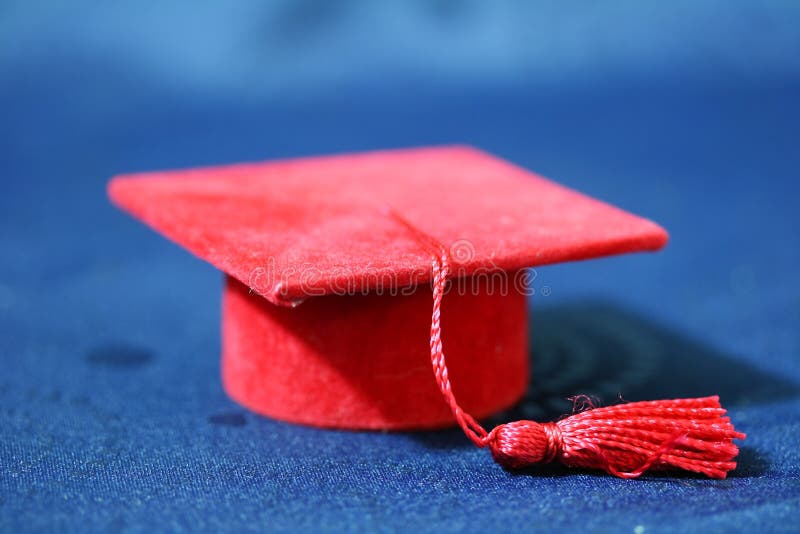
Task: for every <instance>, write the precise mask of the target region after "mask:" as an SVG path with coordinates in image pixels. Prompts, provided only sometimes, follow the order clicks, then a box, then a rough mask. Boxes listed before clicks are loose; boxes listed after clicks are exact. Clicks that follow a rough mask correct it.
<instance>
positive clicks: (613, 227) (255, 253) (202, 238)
mask: <svg viewBox="0 0 800 534" xmlns="http://www.w3.org/2000/svg"><path fill="white" fill-rule="evenodd" d="M108 189H109V195H110V197H111V199H112V201H113V202H114V203H115V204H116V205H118V206H119V207H121V208H122V209H124V210H125V211H127V212H129V213H130V214H131V215H133V216H134V217H136V218H138V219H140V220H142V221H143V222H145V223H146V224H148V225H149V226H151V227H153V228H154V229H156V230H157V231H159V232H161V233H162V234H164V235H165V236H166V237H168V238H169V239H171V240H173V241H175V242H177V243H179V244H180V245H182V246H184V247H186V248H187V249H188V250H189V251H191V252H193V253H194V254H196V255H197V256H199V257H200V258H202V259H204V260H206V261H208V262H210V263H211V264H212V265H214V266H216V267H217V268H219V269H220V270H222V271H223V272H224V273H225V275H226V283H225V289H224V294H223V325H222V378H223V384H224V387H225V390H226V391H227V392H228V394H229V395H230V396H231V397H232V398H233V399H235V400H236V401H238V402H239V403H241V404H243V405H244V406H246V407H248V408H250V409H252V410H253V411H255V412H258V413H260V414H264V415H267V416H270V417H273V418H276V419H280V420H284V421H290V422H295V423H303V424H308V425H313V426H319V427H330V428H349V429H390V430H401V429H426V428H437V427H443V426H448V425H451V424H452V423H453V422H456V423H458V424H459V426H461V428H462V429H463V430H464V432H465V433H466V434H467V436H468V437H469V438H470V439H472V441H473V442H475V443H476V444H477V445H478V446H480V447H488V448H489V449H490V450H491V452H492V455H493V456H494V458H495V459H496V460H497V461H498V462H500V463H501V464H503V465H505V466H507V467H512V468H514V467H524V466H527V465H531V464H535V463H543V462H548V461H552V460H556V459H557V460H560V461H561V462H562V463H565V464H567V465H572V466H577V467H584V468H587V467H588V468H601V469H605V470H606V471H608V472H611V473H613V474H616V475H619V476H638V475H639V474H641V473H642V472H644V471H645V470H646V469H648V468H651V467H652V468H683V469H688V470H691V471H696V472H701V473H705V474H707V475H709V476H712V477H724V476H725V474H726V472H727V471H728V470H730V469H732V468H734V467H735V463H733V461H732V460H733V458H734V457H735V456H736V454H737V452H738V449H737V447H736V445H735V444H733V439H734V438H743V437H744V435H743V434H740V433H738V432H736V431H735V430H734V429H733V426H732V425H731V424H730V422H729V420H728V418H727V417H724V413H725V411H724V410H723V409H722V408H721V407H720V405H719V402H718V400H717V399H716V398H715V397H710V398H705V399H683V400H672V401H656V402H649V403H642V402H639V403H628V404H620V405H616V406H608V407H603V408H596V409H590V410H587V411H583V412H580V413H577V414H574V415H572V416H570V417H567V418H565V419H562V420H561V421H558V422H554V423H545V424H539V423H535V422H532V421H518V422H515V423H507V424H504V425H499V426H498V427H496V428H495V429H494V430H492V431H491V432H487V431H486V430H485V429H484V428H483V427H482V426H481V425H480V424H479V423H478V422H477V419H479V418H482V417H485V416H488V415H490V414H492V413H494V412H497V411H499V410H502V409H504V408H507V407H509V406H511V405H513V404H514V403H515V402H516V401H517V400H519V399H520V397H521V396H522V395H523V393H524V391H525V388H526V380H527V377H528V351H527V325H528V323H527V320H526V313H527V308H526V302H527V299H526V290H525V281H526V272H527V271H526V270H525V269H526V268H527V267H532V266H538V265H544V264H551V263H557V262H563V261H571V260H583V259H588V258H594V257H599V256H606V255H612V254H620V253H626V252H635V251H648V250H649V251H654V250H658V249H660V248H661V247H662V246H664V244H665V243H666V241H667V234H666V232H665V231H664V230H663V229H662V228H660V227H659V226H658V225H656V224H655V223H653V222H650V221H648V220H645V219H642V218H640V217H637V216H634V215H632V214H629V213H626V212H624V211H622V210H619V209H617V208H614V207H612V206H609V205H608V204H605V203H603V202H600V201H598V200H595V199H592V198H589V197H587V196H584V195H582V194H580V193H577V192H575V191H572V190H569V189H567V188H565V187H562V186H560V185H558V184H556V183H553V182H551V181H549V180H546V179H544V178H542V177H539V176H537V175H535V174H533V173H531V172H528V171H526V170H524V169H521V168H519V167H516V166H514V165H512V164H510V163H508V162H506V161H503V160H501V159H498V158H495V157H493V156H491V155H488V154H486V153H484V152H481V151H478V150H475V149H472V148H468V147H442V148H423V149H413V150H396V151H382V152H373V153H365V154H354V155H343V156H331V157H316V158H305V159H296V160H289V161H277V162H268V163H258V164H240V165H231V166H224V167H212V168H202V169H190V170H183V171H170V172H153V173H147V174H141V175H127V176H119V177H116V178H114V179H113V180H112V181H111V183H110V184H109V188H108ZM432 305H433V306H432ZM432 312H433V313H432ZM445 354H446V361H445ZM431 365H433V372H431ZM443 399H444V401H443Z"/></svg>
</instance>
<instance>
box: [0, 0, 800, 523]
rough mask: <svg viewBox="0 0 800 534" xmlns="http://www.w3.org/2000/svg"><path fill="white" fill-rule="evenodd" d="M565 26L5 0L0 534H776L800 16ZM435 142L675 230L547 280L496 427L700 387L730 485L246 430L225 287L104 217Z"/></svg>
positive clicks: (473, 13) (791, 474)
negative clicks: (225, 179) (171, 195)
mask: <svg viewBox="0 0 800 534" xmlns="http://www.w3.org/2000/svg"><path fill="white" fill-rule="evenodd" d="M573 4H574V5H572V9H568V8H566V7H558V6H557V3H544V2H542V3H540V2H519V3H504V2H498V3H492V4H491V7H489V5H488V4H478V3H473V2H466V3H458V2H450V1H443V0H440V1H436V2H403V3H394V2H369V1H363V2H357V1H339V2H321V3H314V2H308V1H292V2H289V1H285V2H273V3H270V4H268V5H262V3H261V2H255V1H252V2H231V3H226V6H227V7H224V8H223V7H222V5H223V4H222V3H216V4H214V3H199V2H191V3H185V4H181V3H173V2H158V3H155V4H152V5H150V6H149V7H147V6H144V5H143V4H141V3H138V2H137V3H130V4H126V5H125V4H123V5H117V4H116V3H110V2H89V1H82V2H79V1H74V2H69V3H60V2H53V3H46V2H28V1H10V2H9V1H6V2H3V4H2V6H0V110H1V113H2V115H0V117H2V118H0V180H2V190H1V191H2V194H0V250H2V261H0V358H1V359H0V362H1V363H2V367H1V368H0V530H3V531H7V532H12V531H13V532H20V531H83V530H86V531H116V530H120V529H122V530H127V531H134V532H135V531H148V530H154V529H155V530H158V531H161V530H169V531H173V530H190V531H198V530H199V531H244V530H275V531H283V530H295V529H299V528H309V529H311V528H313V529H315V530H331V531H335V530H359V531H363V530H386V531H394V530H410V529H414V530H418V531H436V532H447V531H457V530H466V531H478V530H481V531H493V530H499V531H504V530H511V531H529V530H540V529H541V530H565V531H566V530H575V529H579V530H583V529H590V530H610V531H615V532H636V533H639V534H641V533H642V532H666V531H672V530H674V529H678V530H682V531H699V532H708V531H727V530H749V531H753V530H767V531H781V530H784V531H791V530H798V524H799V523H800V521H798V520H799V519H800V517H799V513H798V504H800V480H798V479H799V475H800V452H798V445H797V441H798V436H799V435H800V417H799V416H798V408H800V365H798V361H800V360H799V359H798V357H799V356H800V345H799V342H800V335H799V334H798V332H799V331H800V329H799V328H798V327H800V271H799V270H798V269H799V268H800V247H798V237H799V236H798V229H800V215H798V207H797V202H798V193H800V185H798V177H799V175H798V169H800V144H799V143H800V127H799V126H798V124H800V122H799V121H800V62H798V60H797V58H798V57H800V7H798V4H797V3H796V2H779V1H768V2H760V3H750V2H744V1H732V2H731V1H725V2H723V1H710V2H703V3H699V2H694V1H689V0H686V1H674V2H652V3H649V2H638V1H635V0H629V1H623V2H617V3H615V4H614V5H613V6H611V5H606V4H603V3H600V4H598V3H595V2H578V3H573ZM452 142H465V143H470V144H474V145H477V146H479V147H481V148H484V149H487V150H489V151H492V152H495V153H497V154H499V155H501V156H503V157H506V158H508V159H511V160H512V161H514V162H517V163H519V164H521V165H523V166H526V167H528V168H531V169H534V170H536V171H538V172H540V173H542V174H545V175H547V176H550V177H552V178H554V179H557V180H558V181H560V182H562V183H564V184H567V185H569V186H572V187H574V188H577V189H579V190H582V191H584V192H586V193H589V194H591V195H594V196H597V197H599V198H602V199H605V200H607V201H610V202H612V203H614V204H617V205H619V206H621V207H623V208H626V209H629V210H632V211H634V212H636V213H639V214H642V215H645V216H647V217H650V218H652V219H654V220H656V221H658V222H660V223H662V224H663V225H664V226H665V227H666V228H667V229H669V230H670V231H671V234H672V241H671V243H670V245H669V246H668V247H667V249H666V250H665V251H664V252H662V253H659V254H655V255H638V256H629V257H622V258H614V259H606V260H598V261H592V262H585V263H576V264H571V265H562V266H553V267H547V268H542V269H538V270H537V272H536V274H537V276H536V279H535V281H534V287H535V288H536V289H537V291H538V294H537V295H536V296H535V297H534V298H533V299H532V301H531V309H532V314H531V334H532V337H533V348H532V356H531V357H532V360H533V369H534V377H533V383H532V387H531V393H530V395H529V398H528V399H527V400H526V401H525V402H523V403H522V404H521V405H520V406H519V408H518V409H516V410H515V411H514V413H508V414H501V415H500V416H499V418H498V420H507V419H509V418H511V417H519V416H526V417H531V418H546V417H556V416H558V415H559V414H563V413H566V412H568V411H569V409H570V405H569V403H568V402H567V401H565V400H564V399H565V397H567V396H569V395H572V394H575V393H590V394H596V395H599V396H602V397H603V398H605V399H607V400H608V401H613V400H614V399H615V398H616V396H617V395H618V394H620V393H621V394H622V395H623V396H624V397H625V398H626V399H629V400H640V399H649V398H658V397H672V396H683V395H704V394H712V393H719V394H721V396H722V399H723V403H724V404H725V405H726V406H727V407H728V408H729V409H730V412H731V415H732V417H733V419H734V421H735V423H736V425H737V426H738V427H740V428H741V429H742V430H743V431H745V432H747V433H748V434H749V437H748V439H747V441H746V442H745V444H744V448H743V450H742V454H741V463H740V467H739V469H738V470H737V471H736V472H734V473H732V476H731V477H730V478H729V479H728V480H725V481H712V480H706V479H703V478H697V477H693V476H683V475H669V476H667V475H658V476H647V477H645V479H643V480H638V481H622V480H617V479H615V478H612V477H609V476H605V475H602V474H596V473H585V472H570V473H568V472H566V471H564V470H560V469H557V468H553V469H544V470H540V471H535V472H530V473H523V474H512V473H508V472H505V471H503V470H502V469H500V468H499V467H498V466H496V465H495V464H494V463H493V462H492V459H491V458H490V457H489V455H488V454H487V453H486V451H481V450H477V449H475V448H474V447H472V446H471V445H470V444H469V442H468V441H467V440H466V439H465V438H464V437H463V436H462V435H461V434H460V433H459V432H458V431H442V432H428V433H401V434H383V433H352V432H334V431H324V430H315V429H311V428H303V427H299V426H293V425H289V424H283V423H277V422H274V421H271V420H269V419H266V418H262V417H258V416H255V415H253V414H251V413H248V412H247V411H246V410H244V409H242V408H240V407H239V406H237V405H236V404H234V403H233V402H231V401H230V400H228V399H227V398H226V396H225V394H224V393H223V391H222V389H221V387H220V380H219V364H218V355H219V331H218V324H219V295H220V287H221V276H220V275H219V273H217V272H216V271H214V269H212V268H211V267H209V266H207V265H205V264H203V263H202V262H200V261H198V260H196V259H194V258H192V257H191V256H190V255H189V254H187V253H185V252H183V251H182V250H180V249H179V248H178V247H176V246H174V245H171V244H169V243H168V242H167V241H165V240H164V239H162V238H159V237H157V236H156V235H155V234H153V233H152V232H150V231H149V230H147V229H146V228H145V227H144V226H142V225H140V224H138V223H136V222H134V221H132V220H131V219H129V218H128V217H126V216H124V215H123V214H121V213H119V212H117V211H115V210H114V209H113V208H112V207H111V206H109V204H108V202H107V200H106V198H105V193H104V186H105V183H106V181H107V179H108V178H109V177H110V176H111V175H113V174H115V173H118V172H129V171H137V170H149V169H158V168H175V167H185V166H199V165H206V164H214V163H223V162H232V161H241V160H261V159H269V158H278V157H289V156H300V155H305V154H316V153H332V152H342V151H353V150H363V149H371V148H381V147H400V146H414V145H424V144H433V143H452ZM455 387H456V388H457V387H458V385H457V384H456V385H455Z"/></svg>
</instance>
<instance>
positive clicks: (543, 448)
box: [486, 421, 564, 468]
mask: <svg viewBox="0 0 800 534" xmlns="http://www.w3.org/2000/svg"><path fill="white" fill-rule="evenodd" d="M486 444H487V446H488V447H489V450H490V451H491V453H492V457H493V458H494V459H495V461H496V462H497V463H499V464H500V465H503V466H505V467H509V468H521V467H527V466H530V465H535V464H547V463H550V462H552V461H553V460H555V459H556V458H558V457H560V456H561V454H562V452H563V447H564V443H563V439H562V433H561V429H560V428H559V426H558V423H541V424H540V423H537V422H535V421H514V422H512V423H506V424H504V425H499V426H497V427H495V428H494V430H492V431H491V432H490V433H489V435H488V436H487V438H486Z"/></svg>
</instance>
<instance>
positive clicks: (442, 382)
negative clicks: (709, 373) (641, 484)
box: [389, 210, 745, 478]
mask: <svg viewBox="0 0 800 534" xmlns="http://www.w3.org/2000/svg"><path fill="white" fill-rule="evenodd" d="M389 214H390V215H391V216H393V217H394V218H395V219H396V220H397V221H398V222H399V223H401V224H402V225H403V226H405V227H406V228H407V229H408V230H409V231H410V232H411V233H412V235H414V236H415V237H416V239H417V240H418V242H419V243H420V245H421V246H422V247H423V248H425V249H426V250H430V251H432V253H433V254H434V258H435V259H434V262H433V314H432V317H431V363H432V365H433V372H434V375H435V377H436V383H437V385H438V386H439V389H440V390H441V392H442V395H443V396H444V399H445V401H446V402H447V403H448V405H449V406H450V409H451V410H452V412H453V415H454V416H455V419H456V421H457V422H458V425H459V426H460V427H461V429H462V430H463V431H464V433H465V434H466V435H467V437H468V438H470V439H471V440H472V441H473V443H475V444H476V445H477V446H478V447H481V448H483V447H489V450H490V451H491V453H492V456H493V457H494V459H495V460H496V461H497V462H498V463H499V464H501V465H503V466H505V467H509V468H524V467H529V466H533V465H537V464H546V463H549V462H552V461H555V460H558V461H559V462H561V463H562V464H564V465H567V466H570V467H580V468H586V469H602V470H604V471H606V472H608V473H610V474H612V475H615V476H618V477H621V478H636V477H639V476H641V475H642V473H644V472H645V471H647V470H648V469H660V470H667V469H683V470H686V471H692V472H695V473H702V474H704V475H707V476H709V477H711V478H725V477H726V475H727V474H728V471H730V470H732V469H735V468H736V462H734V461H733V459H734V458H735V457H736V455H737V454H738V453H739V448H738V447H737V446H736V445H735V444H734V443H733V440H734V439H745V435H744V434H743V433H741V432H737V431H736V429H735V428H734V427H733V425H732V424H731V421H730V418H728V417H725V410H724V409H723V408H722V406H720V404H719V397H705V398H700V399H677V400H661V401H649V402H632V403H627V404H619V405H616V406H607V407H604V408H592V407H591V406H590V409H588V410H586V411H581V412H578V413H576V414H574V415H571V416H569V417H567V418H565V419H562V420H561V421H557V422H555V423H544V424H540V423H536V422H534V421H515V422H513V423H506V424H503V425H499V426H497V427H495V428H494V429H493V430H492V431H491V432H489V433H487V432H486V430H485V429H484V428H483V427H482V426H481V425H480V424H479V423H478V422H477V421H476V420H475V419H474V418H473V417H472V416H471V415H469V414H468V413H466V412H465V411H464V410H462V409H461V407H460V406H459V405H458V402H457V401H456V398H455V395H454V394H453V390H452V387H451V385H450V379H449V377H448V372H447V364H446V363H445V358H444V352H443V348H442V335H441V334H442V331H441V322H440V316H441V306H442V297H443V296H444V290H445V286H446V284H447V276H448V274H449V273H450V267H449V265H450V263H449V262H450V260H449V256H448V254H447V251H446V249H445V248H444V246H442V244H441V243H439V242H437V241H436V240H435V239H433V238H432V237H430V236H428V235H426V234H425V233H424V232H422V231H421V230H419V229H417V228H416V227H415V226H413V225H412V224H411V223H409V222H408V221H406V220H405V219H403V218H402V217H401V216H400V215H398V214H397V213H395V212H394V211H392V210H389Z"/></svg>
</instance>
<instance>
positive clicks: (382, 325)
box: [222, 277, 528, 429]
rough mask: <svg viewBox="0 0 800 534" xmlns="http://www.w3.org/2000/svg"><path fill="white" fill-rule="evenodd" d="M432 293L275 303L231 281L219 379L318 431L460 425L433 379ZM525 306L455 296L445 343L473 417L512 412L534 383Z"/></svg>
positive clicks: (495, 296)
mask: <svg viewBox="0 0 800 534" xmlns="http://www.w3.org/2000/svg"><path fill="white" fill-rule="evenodd" d="M430 308H431V291H430V288H429V287H427V286H425V287H421V288H419V289H418V291H416V292H415V293H414V294H412V295H406V296H386V295H383V296H379V295H375V294H371V295H366V296H326V297H320V298H316V299H311V300H308V301H306V302H305V303H304V304H303V305H302V306H298V307H297V308H294V309H292V308H286V307H283V306H274V305H272V304H270V303H268V302H267V301H265V300H264V299H263V298H261V297H260V296H258V295H256V294H254V293H251V292H250V291H249V290H248V288H247V286H245V285H244V284H242V283H241V282H238V281H237V280H235V279H233V278H231V277H228V279H227V287H226V289H225V296H224V301H223V316H224V319H223V331H222V332H223V354H222V377H223V383H224V386H225V390H226V391H227V392H228V394H229V395H230V396H231V397H232V398H234V399H235V400H237V401H238V402H240V403H241V404H243V405H245V406H247V407H248V408H250V409H252V410H253V411H256V412H258V413H261V414H264V415H269V416H272V417H274V418H277V419H282V420H286V421H293V422H299V423H307V424H311V425H315V426H326V427H342V428H369V429H409V428H431V427H441V426H448V425H452V424H453V416H452V414H451V413H450V409H449V408H448V406H447V405H446V404H445V403H444V402H443V401H442V395H441V393H440V392H439V389H438V387H437V386H436V382H435V380H434V377H433V373H432V371H431V363H430V356H429V353H428V351H429V349H428V342H429V339H428V334H429V331H430ZM525 315H526V299H525V296H524V295H522V294H520V293H518V292H510V293H509V294H507V295H503V294H500V293H499V292H497V291H495V292H489V291H486V290H483V291H480V292H477V294H474V295H473V294H469V293H467V294H464V295H460V294H458V293H456V292H451V294H450V295H448V298H447V299H446V303H445V305H444V314H443V332H444V343H445V346H446V347H447V358H448V365H449V370H450V374H451V379H452V381H453V384H454V388H455V390H456V393H457V394H458V396H459V401H460V402H461V403H462V405H463V406H464V407H465V409H468V410H470V411H471V412H472V413H474V414H476V416H478V417H483V416H487V415H489V414H491V413H493V412H495V411H498V410H501V409H503V408H506V407H509V406H511V405H512V404H514V402H515V401H516V400H518V399H519V397H520V396H521V395H522V394H523V393H524V391H525V386H526V382H527V377H528V353H527V350H526V348H527V347H526V336H527V323H526V320H525Z"/></svg>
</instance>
